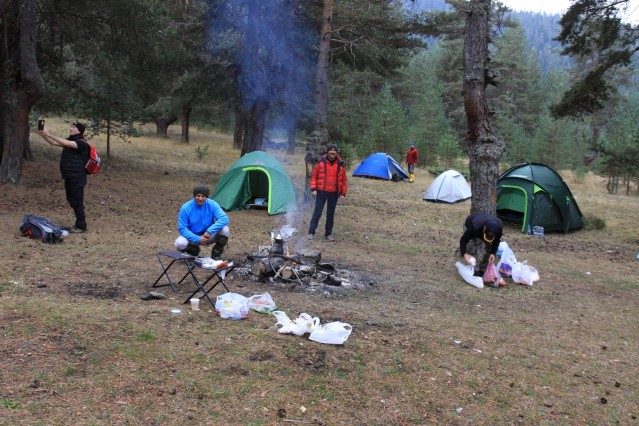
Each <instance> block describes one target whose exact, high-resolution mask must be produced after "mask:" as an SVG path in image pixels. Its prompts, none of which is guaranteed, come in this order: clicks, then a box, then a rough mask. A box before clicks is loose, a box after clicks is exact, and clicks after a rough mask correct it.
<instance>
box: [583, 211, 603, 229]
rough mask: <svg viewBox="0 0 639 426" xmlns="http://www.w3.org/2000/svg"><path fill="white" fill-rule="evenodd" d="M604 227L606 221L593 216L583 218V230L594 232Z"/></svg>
mask: <svg viewBox="0 0 639 426" xmlns="http://www.w3.org/2000/svg"><path fill="white" fill-rule="evenodd" d="M605 227H606V220H605V219H602V218H600V217H597V216H594V215H586V216H584V229H587V230H590V231H592V230H596V229H604V228H605Z"/></svg>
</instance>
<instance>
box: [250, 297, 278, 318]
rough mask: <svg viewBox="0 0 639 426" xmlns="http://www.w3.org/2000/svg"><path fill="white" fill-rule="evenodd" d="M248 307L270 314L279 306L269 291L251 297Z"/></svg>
mask: <svg viewBox="0 0 639 426" xmlns="http://www.w3.org/2000/svg"><path fill="white" fill-rule="evenodd" d="M248 307H249V309H253V310H254V311H256V312H259V313H261V314H268V313H270V312H273V311H274V310H275V309H276V308H277V306H276V305H275V301H274V300H273V298H272V297H271V295H270V294H269V293H268V292H266V293H263V294H256V295H254V296H251V297H249V298H248Z"/></svg>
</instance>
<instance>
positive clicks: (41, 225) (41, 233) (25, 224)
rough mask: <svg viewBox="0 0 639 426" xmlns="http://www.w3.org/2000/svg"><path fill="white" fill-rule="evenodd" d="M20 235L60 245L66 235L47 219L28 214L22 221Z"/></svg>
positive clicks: (59, 227)
mask: <svg viewBox="0 0 639 426" xmlns="http://www.w3.org/2000/svg"><path fill="white" fill-rule="evenodd" d="M20 233H21V234H22V235H24V236H25V237H29V238H32V239H34V240H40V241H42V242H43V243H48V244H57V243H61V242H62V241H63V239H64V237H66V236H67V234H68V232H67V231H65V230H64V229H63V228H62V227H61V226H60V225H56V224H55V223H53V222H51V221H50V220H49V219H47V218H45V217H41V216H34V215H30V214H28V215H26V216H25V217H24V218H23V219H22V223H21V224H20Z"/></svg>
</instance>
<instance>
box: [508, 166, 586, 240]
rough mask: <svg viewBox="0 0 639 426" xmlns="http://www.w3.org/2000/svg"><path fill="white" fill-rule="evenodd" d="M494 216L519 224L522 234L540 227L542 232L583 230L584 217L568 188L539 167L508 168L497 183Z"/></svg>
mask: <svg viewBox="0 0 639 426" xmlns="http://www.w3.org/2000/svg"><path fill="white" fill-rule="evenodd" d="M497 216H498V217H499V218H500V219H501V220H503V221H504V222H511V223H515V224H521V231H522V232H526V231H527V230H528V228H529V227H530V228H531V229H532V227H534V226H543V228H544V232H548V231H555V232H564V233H567V232H568V231H571V230H574V229H579V228H581V227H583V225H584V222H583V216H582V214H581V211H580V210H579V206H577V202H576V201H575V198H574V197H573V195H572V193H571V192H570V189H569V188H568V185H566V183H565V182H564V180H563V179H562V178H561V176H559V174H558V173H557V172H556V171H554V170H553V169H551V168H550V167H548V166H546V165H545V164H540V163H523V164H519V165H517V166H514V167H511V168H510V169H508V170H506V171H505V172H504V173H502V174H501V175H500V176H499V179H498V180H497Z"/></svg>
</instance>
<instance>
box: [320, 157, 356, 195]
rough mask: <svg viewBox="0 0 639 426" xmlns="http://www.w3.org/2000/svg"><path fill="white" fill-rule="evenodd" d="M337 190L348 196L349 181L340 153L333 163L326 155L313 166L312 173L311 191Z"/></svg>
mask: <svg viewBox="0 0 639 426" xmlns="http://www.w3.org/2000/svg"><path fill="white" fill-rule="evenodd" d="M316 190H317V191H325V192H337V193H339V195H343V196H344V197H345V196H346V192H347V191H348V183H347V182H346V169H345V168H344V160H343V159H342V157H340V156H339V155H338V156H337V158H336V159H335V161H333V162H332V163H331V162H330V161H328V158H327V157H326V155H324V156H323V157H322V158H321V159H320V161H319V163H317V164H316V165H315V167H314V168H313V173H312V174H311V191H316Z"/></svg>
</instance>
